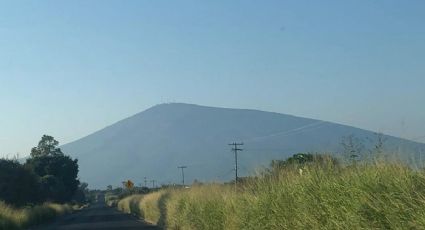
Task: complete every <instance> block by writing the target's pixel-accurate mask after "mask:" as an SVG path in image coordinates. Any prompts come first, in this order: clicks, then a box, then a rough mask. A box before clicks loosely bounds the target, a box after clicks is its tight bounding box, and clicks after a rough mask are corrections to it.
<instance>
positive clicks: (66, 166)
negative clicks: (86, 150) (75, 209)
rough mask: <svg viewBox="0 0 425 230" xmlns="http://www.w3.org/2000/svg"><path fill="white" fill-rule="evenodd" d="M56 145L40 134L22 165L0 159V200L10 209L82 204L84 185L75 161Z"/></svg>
mask: <svg viewBox="0 0 425 230" xmlns="http://www.w3.org/2000/svg"><path fill="white" fill-rule="evenodd" d="M58 145H59V142H58V141H56V140H55V139H54V138H53V137H51V136H47V135H44V136H43V137H42V138H41V140H40V142H39V143H38V145H37V147H34V148H33V149H32V150H31V156H30V157H29V158H28V159H27V160H26V162H25V163H24V164H21V163H19V162H18V159H14V160H9V159H0V200H1V201H4V202H6V203H7V204H11V205H14V206H24V205H33V204H40V203H44V202H55V203H66V202H70V201H75V202H80V203H82V202H84V201H85V200H86V197H85V193H87V184H86V183H80V181H79V180H78V161H77V160H76V159H72V158H71V157H69V156H67V155H65V154H64V153H63V152H62V151H61V149H60V148H58Z"/></svg>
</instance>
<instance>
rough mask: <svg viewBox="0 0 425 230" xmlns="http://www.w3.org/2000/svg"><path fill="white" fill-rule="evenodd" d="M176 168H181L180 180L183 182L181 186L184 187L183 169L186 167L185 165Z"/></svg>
mask: <svg viewBox="0 0 425 230" xmlns="http://www.w3.org/2000/svg"><path fill="white" fill-rule="evenodd" d="M177 168H179V169H181V170H182V182H183V187H184V169H185V168H187V166H184V165H183V166H178V167H177Z"/></svg>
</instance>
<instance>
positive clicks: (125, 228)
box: [37, 196, 160, 230]
mask: <svg viewBox="0 0 425 230" xmlns="http://www.w3.org/2000/svg"><path fill="white" fill-rule="evenodd" d="M98 200H99V201H98V202H97V203H96V204H93V205H91V206H90V207H89V208H86V209H84V210H82V211H80V212H77V213H74V214H71V215H67V216H64V217H62V218H60V219H58V220H57V221H56V222H55V223H52V224H50V225H46V226H40V227H39V228H37V229H40V230H41V229H46V230H53V229H55V230H56V229H57V230H68V229H69V230H77V229H78V230H79V229H108V230H113V229H122V230H133V229H134V230H136V229H143V230H154V229H160V228H158V227H156V226H152V225H150V224H147V223H144V222H143V221H141V220H139V219H137V218H135V217H133V216H131V215H129V214H124V213H121V212H119V211H117V210H115V209H113V208H110V207H108V206H107V205H106V204H105V201H104V200H105V199H104V197H103V196H101V197H99V199H98Z"/></svg>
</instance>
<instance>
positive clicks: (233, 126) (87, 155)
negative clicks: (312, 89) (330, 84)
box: [62, 104, 425, 188]
mask: <svg viewBox="0 0 425 230" xmlns="http://www.w3.org/2000/svg"><path fill="white" fill-rule="evenodd" d="M350 134H354V135H356V136H358V137H361V138H366V137H368V138H374V134H373V133H372V132H370V131H366V130H361V129H357V128H353V127H349V126H344V125H339V124H334V123H329V122H323V121H318V120H313V119H306V118H299V117H294V116H289V115H283V114H278V113H270V112H262V111H255V110H241V109H223V108H212V107H204V106H197V105H189V104H163V105H158V106H155V107H152V108H150V109H148V110H146V111H144V112H141V113H139V114H136V115H134V116H132V117H130V118H127V119H124V120H122V121H120V122H118V123H115V124H113V125H111V126H109V127H106V128H105V129H102V130H100V131H98V132H96V133H93V134H91V135H89V136H87V137H84V138H82V139H80V140H78V141H75V142H72V143H69V144H67V145H64V146H62V149H63V150H64V152H65V153H67V154H70V155H72V156H73V157H77V158H78V159H79V164H80V175H81V179H82V180H83V181H86V182H88V183H89V184H90V185H91V187H96V188H104V187H106V186H107V185H108V184H113V185H119V184H120V182H121V181H123V180H125V179H132V180H134V181H136V182H137V183H140V182H142V180H143V177H145V176H146V177H148V178H149V179H156V180H158V181H160V182H162V183H178V182H180V180H181V175H180V171H179V170H178V169H177V166H178V165H188V166H189V168H188V169H187V170H186V181H187V182H189V183H190V182H192V181H193V180H194V179H198V180H227V179H231V178H232V175H233V174H232V173H233V172H232V169H233V168H234V160H233V154H232V152H230V148H231V147H230V146H228V145H227V144H228V143H230V142H233V141H238V142H240V141H243V142H244V143H245V146H243V148H244V149H245V151H244V152H242V153H240V158H239V159H240V171H241V174H242V175H243V174H245V175H246V174H248V173H249V172H252V171H253V170H254V169H255V168H258V167H260V166H261V165H267V164H268V163H269V162H270V160H272V159H284V158H286V157H288V156H290V155H292V154H293V153H297V152H305V151H330V152H336V151H338V149H339V148H340V142H341V138H342V137H343V136H348V135H350ZM387 146H389V147H390V148H393V149H395V150H399V149H400V148H402V149H403V150H404V151H409V152H412V151H413V150H415V151H416V150H418V149H425V145H423V144H420V143H415V142H410V141H405V140H402V139H398V138H394V137H388V141H387Z"/></svg>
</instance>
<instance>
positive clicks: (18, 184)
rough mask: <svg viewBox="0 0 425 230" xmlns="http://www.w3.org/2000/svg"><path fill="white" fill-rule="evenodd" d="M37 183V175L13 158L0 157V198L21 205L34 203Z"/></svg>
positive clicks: (36, 200)
mask: <svg viewBox="0 0 425 230" xmlns="http://www.w3.org/2000/svg"><path fill="white" fill-rule="evenodd" d="M38 191H39V184H38V178H37V176H36V175H35V174H34V173H32V172H31V171H30V170H28V169H26V168H24V167H23V166H22V165H21V164H19V163H18V162H17V161H14V160H5V159H0V199H1V200H3V201H5V202H6V203H9V204H13V205H17V206H21V205H25V204H27V203H36V202H38V201H39V199H38Z"/></svg>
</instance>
